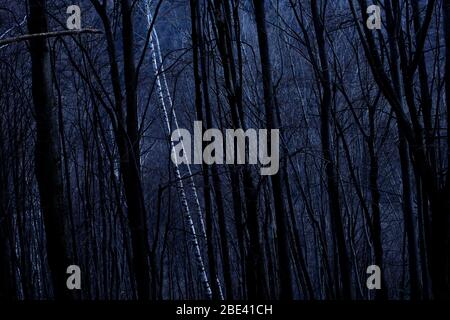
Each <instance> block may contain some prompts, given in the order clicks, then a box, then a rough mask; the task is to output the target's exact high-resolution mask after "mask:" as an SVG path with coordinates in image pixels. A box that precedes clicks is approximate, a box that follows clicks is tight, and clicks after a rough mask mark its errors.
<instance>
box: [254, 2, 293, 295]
mask: <svg viewBox="0 0 450 320" xmlns="http://www.w3.org/2000/svg"><path fill="white" fill-rule="evenodd" d="M253 5H254V7H255V19H256V29H257V34H258V43H259V54H260V59H261V72H262V77H263V91H264V107H265V115H266V125H267V130H269V134H268V140H269V141H270V132H271V131H270V130H272V129H279V124H278V120H277V117H276V114H275V104H274V102H275V101H274V93H273V83H272V65H271V60H270V52H269V41H268V36H267V27H266V13H265V4H264V0H254V1H253ZM278 147H280V146H278ZM269 152H272V151H271V150H269ZM282 172H283V171H279V172H277V173H276V174H275V175H272V176H271V182H272V197H273V199H274V207H275V218H276V226H277V250H278V276H279V280H280V285H279V290H280V292H279V298H280V299H282V300H290V299H292V298H293V291H292V272H291V259H290V256H289V251H290V250H289V248H290V244H289V239H288V235H289V232H288V226H287V224H288V217H287V216H286V212H287V211H286V208H285V203H284V198H283V184H282V178H281V174H282Z"/></svg>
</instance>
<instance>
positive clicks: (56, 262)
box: [28, 0, 71, 298]
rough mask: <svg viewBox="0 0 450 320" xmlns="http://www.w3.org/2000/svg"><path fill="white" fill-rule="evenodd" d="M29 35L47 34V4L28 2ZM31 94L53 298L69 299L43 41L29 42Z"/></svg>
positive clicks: (58, 161)
mask: <svg viewBox="0 0 450 320" xmlns="http://www.w3.org/2000/svg"><path fill="white" fill-rule="evenodd" d="M29 9H30V16H29V20H28V28H29V31H30V33H32V34H33V33H45V32H47V18H46V1H45V0H29ZM30 54H31V62H32V81H33V86H32V93H33V103H34V111H35V118H36V132H37V136H36V149H35V169H36V178H37V181H38V186H39V195H40V201H41V209H42V214H43V217H44V224H45V231H46V238H47V258H48V263H49V267H50V272H51V278H52V281H53V288H54V296H55V297H56V298H62V297H68V296H69V291H68V290H67V288H66V279H65V278H66V277H65V272H66V268H67V267H68V266H69V265H70V264H71V263H70V261H69V252H68V249H67V246H66V240H65V239H66V237H65V236H67V234H66V233H65V229H66V228H65V222H64V219H65V217H66V214H67V212H68V211H67V206H66V204H65V200H64V193H63V190H64V186H63V179H62V174H61V156H60V150H59V138H58V126H57V120H56V110H55V108H54V106H53V97H52V77H51V66H50V55H49V50H48V45H47V40H46V39H45V38H42V37H41V38H35V39H33V40H30Z"/></svg>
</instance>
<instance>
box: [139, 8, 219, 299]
mask: <svg viewBox="0 0 450 320" xmlns="http://www.w3.org/2000/svg"><path fill="white" fill-rule="evenodd" d="M146 11H147V12H146V14H147V23H148V25H149V27H150V25H151V21H152V18H151V13H150V8H149V6H148V4H147V5H146ZM151 32H152V35H151V38H150V42H149V45H150V49H151V52H152V63H153V68H154V72H155V77H156V87H157V92H158V98H159V101H160V105H161V109H162V114H163V118H164V123H165V125H166V128H167V132H168V134H169V135H170V133H171V131H172V129H171V125H170V119H169V113H168V112H167V107H166V98H167V99H168V102H169V107H171V108H172V113H173V117H174V120H175V126H176V128H177V129H178V123H177V121H176V115H175V111H174V110H173V106H172V99H171V98H170V96H169V94H170V93H169V91H168V88H167V83H166V80H165V77H164V68H163V66H162V59H161V56H160V49H159V41H158V35H157V33H156V31H155V30H153V31H151ZM161 74H162V76H161ZM161 78H162V79H161ZM163 86H164V87H165V88H166V90H164V88H163ZM166 95H167V97H166ZM181 143H182V142H181ZM170 147H171V148H170V149H171V151H172V150H174V147H175V144H174V142H173V141H170ZM182 148H183V150H185V149H184V144H183V143H182ZM183 155H186V152H184V151H183ZM188 170H189V172H191V171H190V168H189V167H188ZM175 176H176V180H177V190H178V194H179V197H180V201H181V205H182V208H183V211H184V218H185V223H186V225H187V227H188V228H189V233H190V235H191V241H192V247H193V250H194V257H195V261H196V263H197V270H198V275H199V278H200V281H201V283H202V286H203V289H204V293H205V296H206V297H207V298H208V299H212V298H213V295H212V290H211V286H210V283H209V280H208V275H207V273H206V270H205V265H204V262H203V258H202V253H201V250H200V245H199V241H198V234H197V231H196V229H195V225H194V221H193V219H192V215H191V211H190V208H189V204H188V199H187V197H186V192H185V191H184V184H183V180H182V177H181V171H180V168H179V166H178V164H175ZM189 176H190V179H193V178H192V174H189ZM191 186H192V188H193V191H195V193H194V197H195V198H196V199H195V200H196V204H197V207H198V210H201V207H200V204H199V201H198V197H197V192H196V188H195V185H194V184H193V180H192V181H191ZM199 214H200V216H199V218H200V221H201V223H202V229H203V230H202V231H203V232H202V236H203V237H204V236H205V230H204V225H203V221H202V220H203V219H202V215H201V211H200V212H199ZM212 276H214V275H212ZM213 281H214V279H213Z"/></svg>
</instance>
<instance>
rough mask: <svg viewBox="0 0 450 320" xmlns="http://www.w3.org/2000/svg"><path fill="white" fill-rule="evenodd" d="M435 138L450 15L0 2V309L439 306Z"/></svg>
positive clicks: (225, 0) (440, 174) (410, 2)
mask: <svg viewBox="0 0 450 320" xmlns="http://www.w3.org/2000/svg"><path fill="white" fill-rule="evenodd" d="M73 4H76V5H78V6H79V7H80V8H81V31H79V32H75V31H74V32H72V31H70V32H64V31H67V28H66V20H67V19H68V17H69V15H70V14H68V13H67V12H66V10H67V7H68V6H70V5H73ZM372 4H375V5H379V6H380V8H381V20H382V26H381V29H379V30H370V29H369V28H368V27H367V26H366V21H367V19H368V18H369V15H370V14H369V15H368V13H367V7H368V6H369V5H372ZM36 34H41V35H36ZM27 35H28V36H27ZM33 35H34V36H33ZM24 36H25V37H24ZM449 120H450V0H426V1H425V0H373V1H372V0H367V1H366V0H253V1H251V0H190V1H189V0H77V1H72V0H14V1H10V0H0V300H22V299H26V300H29V299H53V298H59V299H85V300H90V299H114V300H118V299H142V300H149V299H151V300H172V299H215V300H219V299H227V300H236V299H283V300H290V299H301V300H310V299H331V300H335V299H336V300H348V299H363V300H365V299H405V300H409V299H411V300H416V299H446V298H449V297H450V233H449V232H450V175H449V171H448V169H449V161H450V158H449V152H450V151H449V150H450V142H449V141H450V140H449V139H448V124H449ZM194 121H202V123H203V130H206V129H208V128H218V129H220V130H223V129H225V128H235V129H237V128H243V129H244V130H245V129H248V128H266V129H279V130H280V136H281V140H280V141H281V143H280V170H279V171H278V173H277V174H276V175H272V176H262V175H260V174H259V168H258V165H237V164H236V165H216V164H212V165H186V164H181V165H175V164H174V163H173V162H172V161H171V159H170V155H171V148H172V147H173V144H172V143H171V141H170V135H171V132H172V131H173V130H175V129H177V128H187V129H188V130H191V129H192V127H193V125H194ZM69 265H78V266H79V267H80V269H81V276H82V285H81V290H73V291H71V290H68V289H67V287H66V279H67V277H68V275H67V274H66V269H67V267H68V266H69ZM369 265H378V266H380V268H381V282H382V287H381V289H380V290H369V289H368V288H367V287H366V280H367V277H368V274H367V273H366V269H367V267H368V266H369Z"/></svg>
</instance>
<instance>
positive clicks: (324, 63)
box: [311, 0, 352, 299]
mask: <svg viewBox="0 0 450 320" xmlns="http://www.w3.org/2000/svg"><path fill="white" fill-rule="evenodd" d="M311 13H312V20H313V24H314V30H315V34H316V41H317V47H318V52H319V60H320V68H321V70H320V81H321V85H322V89H323V93H322V97H321V103H320V123H321V126H320V132H321V143H322V153H323V157H324V161H325V173H326V176H327V191H328V198H329V199H328V201H329V210H330V215H331V225H332V227H333V229H334V230H335V237H336V246H335V250H336V252H337V258H338V268H339V275H340V276H341V278H342V281H341V284H342V298H344V299H350V298H351V286H352V284H351V277H350V276H351V266H350V262H349V258H348V252H347V246H346V241H345V235H344V225H343V221H342V212H341V204H340V200H339V186H338V182H337V177H336V175H337V171H336V168H335V164H334V160H333V156H332V154H331V143H330V112H331V99H332V96H331V80H330V70H329V65H328V57H327V53H326V48H325V27H324V21H323V19H322V18H321V14H320V13H319V8H318V4H317V0H312V1H311Z"/></svg>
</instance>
